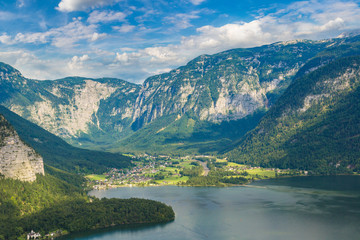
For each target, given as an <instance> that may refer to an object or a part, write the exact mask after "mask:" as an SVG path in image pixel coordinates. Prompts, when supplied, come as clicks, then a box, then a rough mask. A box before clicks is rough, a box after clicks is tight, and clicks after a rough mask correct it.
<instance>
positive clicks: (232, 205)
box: [67, 176, 360, 240]
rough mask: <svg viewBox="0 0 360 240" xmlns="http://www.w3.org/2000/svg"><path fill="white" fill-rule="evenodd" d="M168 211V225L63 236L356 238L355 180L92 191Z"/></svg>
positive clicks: (358, 196) (359, 227) (359, 201)
mask: <svg viewBox="0 0 360 240" xmlns="http://www.w3.org/2000/svg"><path fill="white" fill-rule="evenodd" d="M90 194H91V195H94V196H96V197H99V198H102V197H107V198H114V197H116V198H130V197H140V198H148V199H154V200H159V201H161V202H164V203H166V204H169V205H171V206H172V207H173V209H174V211H175V214H176V219H175V221H174V222H171V223H168V224H164V225H156V226H147V227H141V228H138V227H131V228H126V229H121V228H112V229H110V230H109V229H107V230H102V231H94V232H88V233H82V234H78V235H77V236H75V235H74V236H71V237H69V236H67V239H76V240H85V239H91V240H110V239H111V240H112V239H126V240H145V239H154V240H155V239H156V240H167V239H179V240H180V239H181V240H183V239H199V240H200V239H214V240H223V239H224V240H226V239H276V240H279V239H286V240H289V239H295V240H296V239H301V240H303V239H314V240H315V239H316V240H322V239H324V240H325V239H326V240H331V239H337V240H338V239H360V177H356V176H339V177H307V178H284V179H276V180H266V181H259V182H256V183H253V184H251V185H249V186H243V187H229V188H213V187H209V188H206V187H204V188H202V187H201V188H200V187H196V188H194V187H175V186H169V187H147V188H118V189H111V190H103V191H92V192H90Z"/></svg>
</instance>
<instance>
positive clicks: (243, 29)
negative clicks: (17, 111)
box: [0, 0, 360, 83]
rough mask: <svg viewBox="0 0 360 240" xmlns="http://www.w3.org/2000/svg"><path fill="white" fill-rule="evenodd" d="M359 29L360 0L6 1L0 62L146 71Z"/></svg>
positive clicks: (112, 72) (44, 75)
mask: <svg viewBox="0 0 360 240" xmlns="http://www.w3.org/2000/svg"><path fill="white" fill-rule="evenodd" d="M359 28H360V1H340V0H330V1H323V0H310V1H269V0H257V1H254V0H242V1H240V0H236V1H235V0H231V1H230V0H177V1H165V0H158V1H151V0H137V1H133V0H47V1H44V0H17V1H1V0H0V61H3V62H5V63H8V64H11V65H12V66H14V67H16V68H17V69H19V70H20V71H21V72H22V73H23V75H24V76H25V77H28V78H34V79H56V78H62V77H66V76H75V75H76V76H84V77H117V78H122V79H125V80H128V81H131V82H136V83H141V82H142V81H143V80H145V79H146V77H149V76H151V75H154V74H158V73H162V72H166V71H169V70H170V69H172V68H176V67H178V66H181V65H184V64H186V63H187V62H188V61H189V60H191V59H193V58H195V57H197V56H198V55H201V54H214V53H217V52H220V51H224V50H227V49H231V48H239V47H254V46H259V45H263V44H268V43H273V42H277V41H287V40H293V39H324V38H331V37H336V36H338V35H339V34H340V33H342V32H346V31H351V30H354V29H359Z"/></svg>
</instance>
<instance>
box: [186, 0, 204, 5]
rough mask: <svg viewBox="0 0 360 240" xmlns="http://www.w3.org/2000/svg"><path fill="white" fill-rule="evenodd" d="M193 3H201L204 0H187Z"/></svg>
mask: <svg viewBox="0 0 360 240" xmlns="http://www.w3.org/2000/svg"><path fill="white" fill-rule="evenodd" d="M189 1H190V2H191V3H192V4H194V5H200V4H201V3H203V2H205V1H206V0H189Z"/></svg>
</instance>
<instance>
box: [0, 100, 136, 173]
mask: <svg viewBox="0 0 360 240" xmlns="http://www.w3.org/2000/svg"><path fill="white" fill-rule="evenodd" d="M0 114H2V115H3V116H5V117H6V119H7V120H8V122H10V123H11V125H12V126H13V129H16V131H17V133H18V134H19V136H20V138H21V139H23V141H24V142H25V143H26V144H28V145H29V146H31V147H32V148H34V149H35V150H36V152H37V153H38V154H40V155H41V156H42V157H43V159H44V163H45V164H46V165H49V166H53V167H56V168H58V169H63V170H66V171H70V172H79V171H80V172H86V171H89V170H90V171H91V172H98V173H103V172H105V171H106V169H107V168H128V167H130V166H131V165H132V164H131V158H129V157H126V156H124V155H121V154H116V153H108V152H100V151H91V150H85V149H80V148H76V147H73V146H71V145H69V144H68V143H66V142H65V141H64V140H62V139H61V138H59V137H57V136H55V135H53V134H51V133H49V132H48V131H46V130H44V129H42V128H41V127H39V126H37V125H35V124H33V123H31V122H29V121H27V120H25V119H23V118H21V117H20V116H18V115H17V114H15V113H13V112H11V111H10V110H8V109H6V108H5V107H3V106H0ZM11 129H12V128H11ZM17 139H18V138H16V139H15V140H14V141H15V142H19V143H21V141H18V140H17ZM6 140H7V141H10V140H9V139H7V138H6V139H5V141H6ZM11 141H12V140H11ZM50 170H51V169H49V171H50Z"/></svg>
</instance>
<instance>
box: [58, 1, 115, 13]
mask: <svg viewBox="0 0 360 240" xmlns="http://www.w3.org/2000/svg"><path fill="white" fill-rule="evenodd" d="M118 1H119V0H61V2H60V3H59V5H58V7H57V8H56V9H57V10H59V11H61V12H74V11H86V10H88V9H93V8H97V7H102V6H108V5H112V4H114V3H115V2H118Z"/></svg>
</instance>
